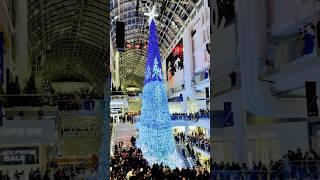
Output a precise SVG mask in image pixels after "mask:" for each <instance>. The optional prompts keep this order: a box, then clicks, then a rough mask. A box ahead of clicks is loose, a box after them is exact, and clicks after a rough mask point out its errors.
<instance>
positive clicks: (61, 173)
mask: <svg viewBox="0 0 320 180" xmlns="http://www.w3.org/2000/svg"><path fill="white" fill-rule="evenodd" d="M97 178H98V172H97V168H94V167H88V166H85V165H78V166H72V165H69V166H67V167H63V168H58V169H56V170H55V173H54V174H53V179H54V180H68V179H70V180H72V179H79V180H96V179H97Z"/></svg>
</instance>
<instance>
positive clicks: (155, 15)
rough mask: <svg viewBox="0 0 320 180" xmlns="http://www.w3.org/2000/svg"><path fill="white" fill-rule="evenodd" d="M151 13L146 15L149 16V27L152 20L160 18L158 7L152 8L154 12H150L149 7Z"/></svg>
mask: <svg viewBox="0 0 320 180" xmlns="http://www.w3.org/2000/svg"><path fill="white" fill-rule="evenodd" d="M147 8H148V10H149V12H148V13H144V15H145V16H149V25H150V24H151V21H152V19H153V20H155V17H158V16H159V15H158V14H157V13H156V6H153V7H152V10H150V8H149V7H147Z"/></svg>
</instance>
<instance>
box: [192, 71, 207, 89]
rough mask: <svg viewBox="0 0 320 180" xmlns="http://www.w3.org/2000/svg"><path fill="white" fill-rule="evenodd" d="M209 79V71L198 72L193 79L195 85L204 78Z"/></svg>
mask: <svg viewBox="0 0 320 180" xmlns="http://www.w3.org/2000/svg"><path fill="white" fill-rule="evenodd" d="M206 79H209V71H206V70H205V71H201V72H199V73H196V74H195V76H194V79H193V83H192V84H193V85H196V84H199V83H200V82H202V81H203V80H206Z"/></svg>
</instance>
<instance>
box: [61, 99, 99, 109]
mask: <svg viewBox="0 0 320 180" xmlns="http://www.w3.org/2000/svg"><path fill="white" fill-rule="evenodd" d="M94 108H95V101H94V100H93V99H90V98H87V99H85V100H80V99H78V100H75V99H69V98H68V97H66V98H62V99H59V100H58V109H59V111H80V110H86V111H94Z"/></svg>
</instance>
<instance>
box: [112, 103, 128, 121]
mask: <svg viewBox="0 0 320 180" xmlns="http://www.w3.org/2000/svg"><path fill="white" fill-rule="evenodd" d="M127 110H128V100H127V98H123V99H112V100H111V102H110V115H111V117H112V118H113V119H114V121H116V122H119V121H120V117H121V116H122V117H123V116H124V114H125V112H126V111H127Z"/></svg>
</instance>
